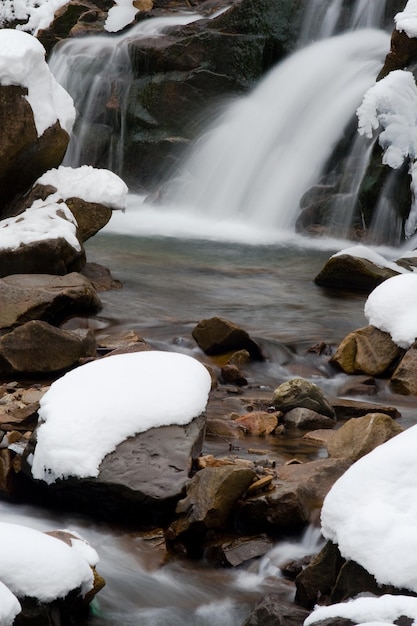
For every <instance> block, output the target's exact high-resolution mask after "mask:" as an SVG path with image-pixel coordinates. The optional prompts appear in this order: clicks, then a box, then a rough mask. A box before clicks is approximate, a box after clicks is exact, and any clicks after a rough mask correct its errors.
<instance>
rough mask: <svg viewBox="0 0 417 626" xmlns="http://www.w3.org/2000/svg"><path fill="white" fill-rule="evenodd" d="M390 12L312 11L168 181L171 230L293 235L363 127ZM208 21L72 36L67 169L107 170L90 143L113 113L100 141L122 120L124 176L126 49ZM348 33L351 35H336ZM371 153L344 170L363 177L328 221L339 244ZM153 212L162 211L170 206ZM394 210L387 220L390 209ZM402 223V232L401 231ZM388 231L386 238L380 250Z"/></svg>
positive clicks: (114, 153)
mask: <svg viewBox="0 0 417 626" xmlns="http://www.w3.org/2000/svg"><path fill="white" fill-rule="evenodd" d="M385 9H386V2H385V1H381V0H368V1H365V0H356V2H355V3H353V4H351V5H349V7H346V3H345V2H343V1H342V0H316V1H315V2H309V3H306V6H305V12H304V13H305V15H304V21H303V26H302V28H301V31H300V36H299V42H298V47H299V48H300V49H299V50H298V51H297V52H295V53H294V54H292V55H290V56H289V57H287V58H286V59H284V60H283V61H281V62H280V63H278V65H277V66H276V67H275V68H273V69H272V70H271V71H270V72H269V73H268V74H267V75H266V76H265V77H264V78H263V79H262V80H261V81H260V82H259V84H258V85H257V86H255V88H254V89H253V90H252V92H251V93H249V95H247V96H244V97H239V98H237V99H236V100H235V101H234V102H233V103H232V104H230V105H229V106H228V108H227V110H226V112H225V113H224V114H223V115H221V116H220V117H219V118H218V119H217V120H216V121H215V123H214V124H213V125H212V126H211V127H210V128H208V129H207V130H206V132H205V133H204V134H203V135H202V136H200V137H199V138H198V139H197V140H196V141H195V142H194V145H193V147H192V149H191V150H190V152H189V154H188V158H186V159H185V160H184V161H183V162H182V163H180V166H179V168H178V169H177V170H176V171H174V172H173V173H172V174H171V182H170V183H168V184H164V193H163V198H164V199H167V200H168V201H169V204H170V208H169V220H168V221H169V222H171V221H172V220H173V219H176V223H177V224H180V223H181V222H182V221H190V223H191V222H192V221H193V220H194V221H195V222H196V229H197V231H199V232H196V236H203V237H204V236H205V234H207V236H214V237H216V232H219V231H220V230H221V229H222V226H221V224H222V222H223V223H225V222H227V223H229V224H233V223H234V224H235V225H236V229H235V235H234V237H235V238H236V239H238V240H239V239H240V235H239V230H240V229H241V228H243V230H245V233H246V234H245V235H244V239H245V240H246V241H247V240H248V237H247V231H248V229H257V230H259V232H260V233H267V236H266V239H265V241H271V240H276V239H280V238H282V236H283V234H285V233H293V232H294V229H295V225H296V222H297V219H298V217H299V214H300V200H301V199H302V198H303V195H304V194H305V193H306V192H307V191H308V190H309V189H310V188H311V187H313V186H314V185H316V184H317V183H319V182H320V178H321V176H322V174H323V171H324V170H325V168H328V167H329V159H331V158H332V154H333V151H334V149H335V147H336V146H337V145H338V142H339V141H340V139H341V138H342V137H343V135H344V133H345V131H346V129H347V127H348V125H349V124H350V125H352V122H353V123H354V120H355V111H356V108H357V107H358V106H359V104H360V103H361V101H362V98H363V95H364V93H365V92H366V90H367V89H368V88H369V87H370V86H372V84H373V83H374V81H375V78H376V76H377V75H378V73H379V70H380V69H381V66H382V64H383V61H384V58H385V56H386V54H387V52H388V50H389V35H388V33H387V32H385V31H383V30H377V29H379V28H380V26H381V24H382V22H383V18H384V14H385ZM347 12H348V18H347V17H346V15H347ZM199 18H200V16H198V15H195V14H188V15H181V16H179V17H174V18H171V17H169V18H166V19H165V18H154V19H150V20H144V21H142V22H140V23H138V24H137V25H135V26H134V27H132V28H131V29H130V30H127V31H126V32H124V33H123V34H121V35H117V36H113V37H109V36H106V35H103V36H88V37H83V38H78V39H77V38H75V39H73V40H69V41H67V42H65V43H64V44H63V45H62V46H58V49H57V50H56V52H54V54H53V56H52V58H51V61H50V66H51V69H52V71H53V73H54V74H55V76H56V78H57V79H58V80H59V82H61V84H62V85H63V86H64V87H65V88H66V89H67V90H68V91H69V92H70V93H71V94H72V96H73V98H74V100H75V103H76V107H77V110H78V111H79V113H80V115H79V123H78V128H77V132H76V135H74V137H73V138H72V140H71V143H70V149H69V151H68V154H67V157H66V160H65V164H66V165H72V166H78V165H80V164H82V163H84V162H88V163H90V164H93V165H95V164H96V161H97V166H103V160H102V154H96V155H95V154H94V149H97V150H98V152H100V150H102V149H103V147H102V144H100V142H98V143H97V142H96V140H94V141H91V123H92V120H93V119H97V116H98V114H97V111H98V110H99V109H100V107H101V108H102V109H103V107H104V110H105V113H103V114H100V115H101V118H100V115H99V116H98V118H99V119H102V120H103V123H102V125H101V128H102V130H103V136H104V135H105V134H106V133H108V132H109V131H108V127H109V124H108V118H109V117H112V118H113V119H112V122H111V124H112V125H113V130H112V131H111V138H110V140H108V146H109V147H108V149H107V160H106V163H105V165H104V166H106V167H108V168H109V169H112V170H113V171H115V172H116V173H118V174H119V175H121V176H122V177H123V172H124V144H125V140H126V137H125V134H126V123H125V115H126V99H127V96H128V92H129V87H130V82H131V80H132V74H131V73H129V55H128V44H129V41H132V40H133V39H135V38H140V37H142V36H143V37H149V36H150V35H151V36H152V37H156V36H158V35H160V34H161V33H162V32H163V31H164V29H165V28H166V27H167V26H169V25H175V24H185V23H187V22H190V21H193V20H198V19H199ZM346 28H347V29H351V31H352V32H345V33H342V34H336V35H335V33H339V32H340V31H341V30H343V29H346ZM122 69H123V71H122ZM113 101H114V102H117V105H118V107H119V109H118V110H119V112H118V113H116V107H115V108H114V110H113V109H112V106H111V103H112V102H113ZM109 103H110V105H109ZM96 128H100V124H98V125H97V126H96ZM97 146H98V147H97ZM371 147H372V145H371V144H370V142H369V141H364V140H360V141H358V142H354V148H353V152H352V156H351V160H350V162H349V160H348V161H347V162H346V165H344V167H345V168H346V169H350V168H351V165H350V164H352V163H354V167H355V176H354V177H353V178H354V180H353V181H351V182H350V187H349V189H348V192H347V193H344V194H342V195H341V194H339V195H338V198H337V200H336V201H335V203H334V210H333V212H334V214H335V216H336V217H335V218H334V219H333V218H332V217H330V220H329V223H330V224H331V225H332V224H333V225H334V224H336V226H337V229H336V230H335V232H334V234H335V235H336V236H338V237H346V236H348V234H349V229H350V228H351V221H352V213H353V210H354V207H355V204H356V195H357V192H358V190H359V187H360V184H361V181H362V176H363V174H364V173H365V170H366V165H367V163H368V159H369V155H370V152H371ZM141 203H142V199H141V198H139V197H138V198H134V200H133V201H132V202H131V203H130V204H131V205H132V206H134V205H136V206H137V208H138V210H139V208H140V206H141ZM145 210H146V219H147V220H148V221H149V213H150V212H151V211H152V210H151V209H150V207H149V205H148V206H147V207H146V209H145ZM155 211H159V213H160V214H163V213H164V211H163V207H158V209H155ZM387 211H388V214H389V212H390V211H391V209H390V208H388V209H387ZM175 215H176V216H177V217H176V218H175V217H174V216H175ZM202 221H203V222H205V225H204V224H202V223H201V222H202ZM389 221H390V220H389V219H388V229H389ZM141 222H142V223H143V222H144V220H143V219H141V218H140V217H139V216H138V221H137V223H136V224H135V231H136V232H137V233H139V232H141V231H140V223H141ZM394 222H395V224H394V230H395V232H396V233H398V223H397V221H395V220H394ZM152 224H153V225H154V226H155V228H156V229H157V230H158V232H159V231H160V230H161V233H162V234H181V233H185V234H187V236H188V235H189V234H190V233H189V232H187V231H189V230H190V228H185V229H184V230H183V231H181V229H179V230H178V229H177V230H175V229H174V231H175V232H173V231H172V229H171V228H170V227H169V228H168V232H166V231H165V232H164V228H165V226H166V221H165V220H164V218H163V217H162V219H160V220H158V219H156V221H152ZM115 227H116V228H118V226H117V225H115ZM190 227H191V230H192V229H193V226H192V225H191V226H190ZM127 228H128V229H131V228H132V224H129V226H128V227H127ZM216 229H217V231H216ZM142 232H143V234H149V231H148V232H147V231H146V230H145V231H142ZM384 232H385V231H384ZM384 232H383V233H382V235H378V239H380V240H381V241H382V242H383V241H384V236H385V235H384ZM219 236H221V235H220V233H219ZM232 237H233V236H232ZM396 237H397V235H395V237H394V238H396ZM261 240H262V234H260V235H259V237H258V238H256V241H257V242H259V241H261Z"/></svg>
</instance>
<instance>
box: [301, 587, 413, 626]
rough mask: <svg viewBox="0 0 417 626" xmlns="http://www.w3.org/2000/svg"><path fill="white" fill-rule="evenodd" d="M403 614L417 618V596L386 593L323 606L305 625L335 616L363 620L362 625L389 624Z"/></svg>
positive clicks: (356, 620)
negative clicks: (377, 596) (375, 596)
mask: <svg viewBox="0 0 417 626" xmlns="http://www.w3.org/2000/svg"><path fill="white" fill-rule="evenodd" d="M402 615H405V616H406V617H409V618H411V619H412V618H414V619H417V598H412V597H409V596H392V595H389V594H386V595H384V596H381V597H380V598H357V599H355V600H350V601H349V602H341V603H339V604H333V605H331V606H323V607H320V608H317V609H316V610H315V611H314V612H313V613H312V614H311V615H309V616H308V617H307V619H306V620H305V622H304V626H311V625H312V624H316V623H317V622H320V621H321V620H326V619H329V618H333V617H344V618H346V619H350V620H352V621H354V622H357V623H358V622H361V624H360V626H387V624H392V623H393V622H394V620H396V619H398V618H399V617H401V616H402Z"/></svg>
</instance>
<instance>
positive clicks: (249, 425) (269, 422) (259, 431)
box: [234, 411, 281, 437]
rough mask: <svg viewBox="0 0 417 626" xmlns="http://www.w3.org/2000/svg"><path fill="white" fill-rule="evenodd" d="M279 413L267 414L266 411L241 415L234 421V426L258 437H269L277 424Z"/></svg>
mask: <svg viewBox="0 0 417 626" xmlns="http://www.w3.org/2000/svg"><path fill="white" fill-rule="evenodd" d="M280 416H281V413H280V412H279V411H277V412H276V413H268V412H267V411H252V412H250V413H246V415H241V416H240V417H237V418H236V419H235V420H234V423H235V424H239V425H240V426H241V427H242V428H243V429H244V430H245V431H246V432H248V433H250V434H251V435H257V436H258V437H260V436H263V435H271V434H272V433H273V432H274V431H275V429H276V428H277V426H278V424H279V421H278V420H279V417H280Z"/></svg>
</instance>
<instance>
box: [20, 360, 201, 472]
mask: <svg viewBox="0 0 417 626" xmlns="http://www.w3.org/2000/svg"><path fill="white" fill-rule="evenodd" d="M210 388H211V377H210V374H209V373H208V371H207V369H206V368H205V367H204V365H202V364H201V363H199V362H198V361H197V360H196V359H193V358H192V357H189V356H187V355H184V354H178V353H174V352H159V351H149V352H138V353H133V354H120V355H115V356H109V357H105V358H103V359H99V360H97V361H93V362H90V363H87V364H86V365H82V366H81V367H78V368H77V369H75V370H72V371H71V372H68V373H67V374H65V375H64V376H63V377H62V378H59V379H58V380H57V381H55V382H54V383H53V384H52V385H51V387H50V389H49V390H48V391H47V392H46V394H45V395H44V396H43V398H42V400H41V405H40V409H39V416H40V419H41V422H43V423H41V425H40V427H39V429H38V432H37V445H36V448H35V452H34V456H33V464H32V474H33V476H34V478H37V479H40V480H44V481H45V482H47V483H53V482H55V480H57V479H59V478H65V477H67V476H78V477H80V478H86V477H91V476H97V475H98V473H99V465H100V463H101V461H102V460H103V458H104V457H105V456H106V454H108V453H110V452H112V450H114V449H115V447H116V446H117V445H118V444H119V443H121V442H122V441H124V440H125V439H126V438H127V437H130V436H133V435H135V434H137V433H141V432H144V431H146V430H148V429H150V428H154V427H158V426H168V425H171V424H179V425H184V424H188V423H189V422H191V421H192V420H193V418H195V417H197V416H198V415H200V414H201V413H202V412H203V411H204V409H205V407H206V404H207V399H208V394H209V391H210Z"/></svg>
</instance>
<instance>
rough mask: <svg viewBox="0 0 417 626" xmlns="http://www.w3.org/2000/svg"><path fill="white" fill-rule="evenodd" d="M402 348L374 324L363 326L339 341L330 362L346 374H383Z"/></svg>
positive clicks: (400, 352) (401, 351)
mask: <svg viewBox="0 0 417 626" xmlns="http://www.w3.org/2000/svg"><path fill="white" fill-rule="evenodd" d="M402 353H403V350H402V349H401V348H400V347H399V346H397V345H396V344H395V343H394V342H393V340H392V339H391V336H390V334H389V333H386V332H383V331H382V330H379V329H378V328H375V327H374V326H365V327H364V328H359V329H358V330H354V331H353V332H351V333H349V334H348V335H347V336H346V337H345V338H344V339H343V341H342V342H341V343H340V345H339V347H338V348H337V350H336V352H335V354H334V355H333V356H332V357H331V358H330V361H329V362H330V363H332V364H333V365H337V366H338V367H340V368H341V369H342V370H343V371H344V372H346V373H347V374H368V375H369V376H378V375H380V374H383V373H384V372H385V371H386V370H387V369H388V368H389V367H390V365H391V364H392V363H393V362H394V361H395V360H396V359H398V358H399V356H400V355H401V354H402Z"/></svg>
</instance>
